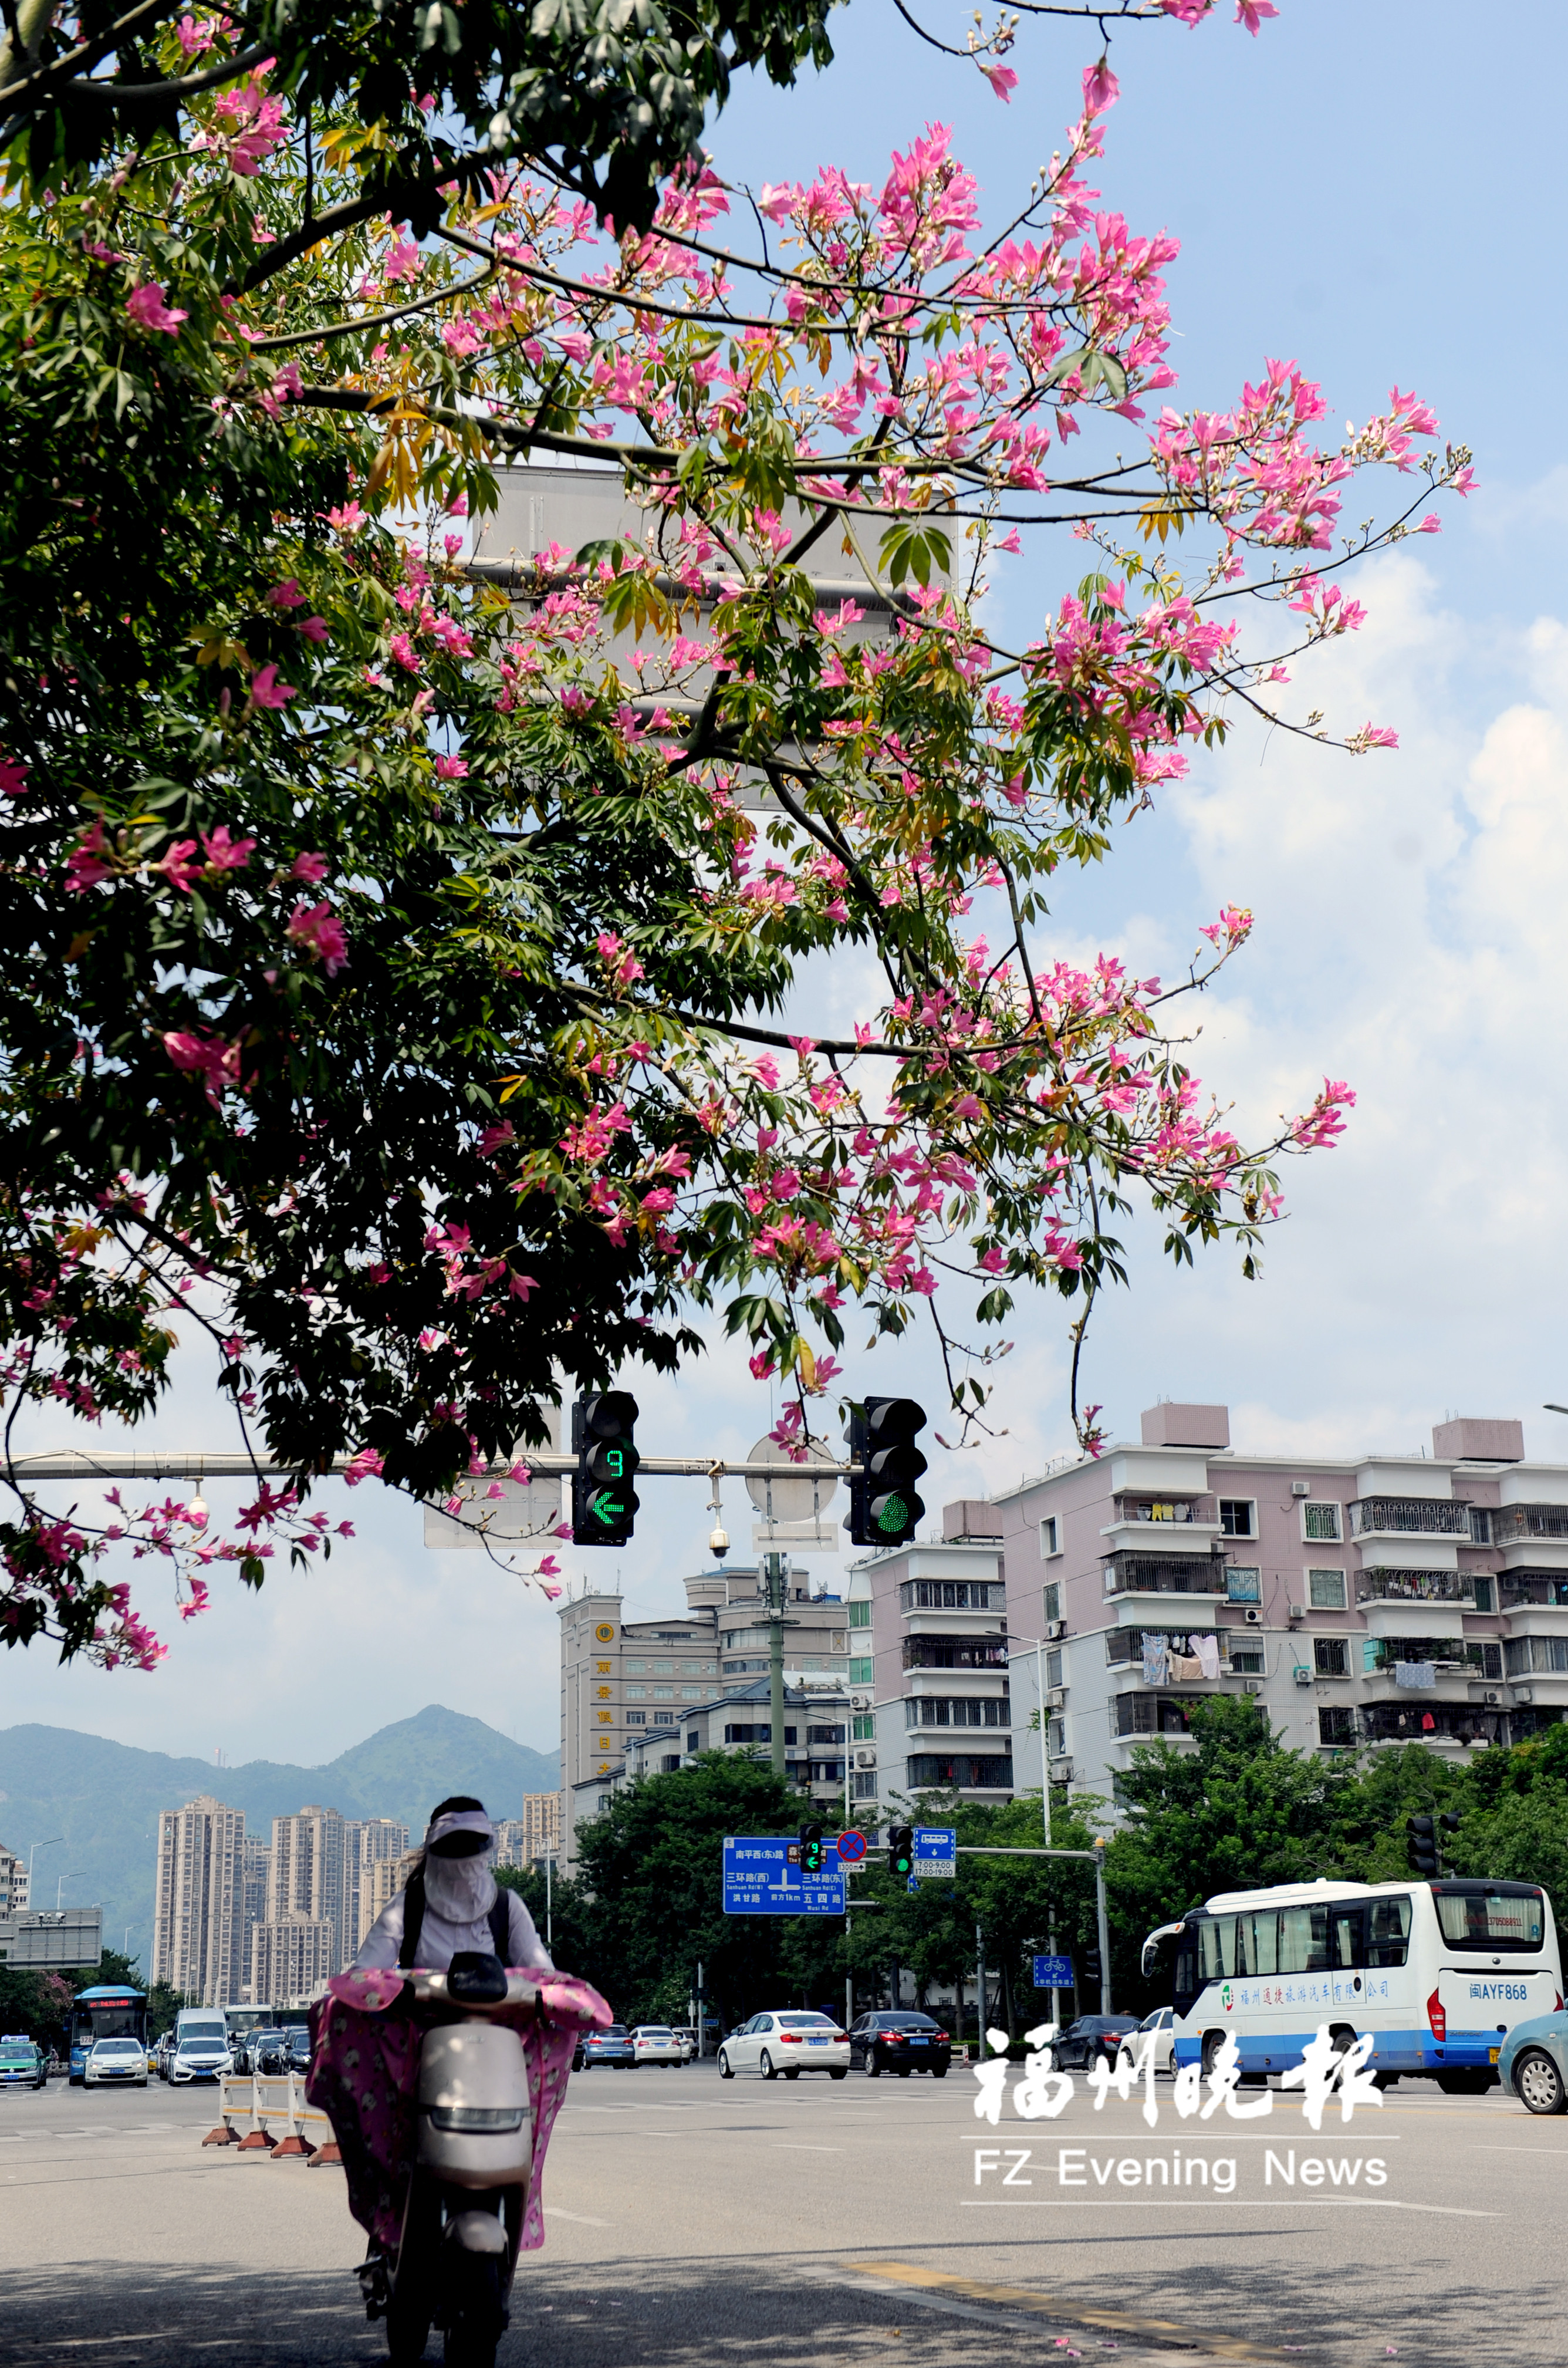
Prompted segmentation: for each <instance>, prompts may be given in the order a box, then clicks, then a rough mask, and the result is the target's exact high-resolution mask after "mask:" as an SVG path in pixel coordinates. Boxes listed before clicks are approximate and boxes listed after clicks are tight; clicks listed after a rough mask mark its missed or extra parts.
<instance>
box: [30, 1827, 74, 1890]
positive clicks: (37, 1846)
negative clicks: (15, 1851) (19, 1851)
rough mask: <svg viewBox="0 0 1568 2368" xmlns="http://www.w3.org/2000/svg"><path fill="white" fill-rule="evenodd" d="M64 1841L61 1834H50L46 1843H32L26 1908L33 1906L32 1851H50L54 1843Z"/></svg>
mask: <svg viewBox="0 0 1568 2368" xmlns="http://www.w3.org/2000/svg"><path fill="white" fill-rule="evenodd" d="M64 1839H65V1837H64V1835H63V1834H51V1836H50V1838H49V1839H48V1840H47V1841H46V1842H34V1844H33V1846H32V1850H28V1907H31V1906H32V1904H33V1850H52V1849H53V1848H54V1845H55V1843H56V1842H62V1841H63V1840H64Z"/></svg>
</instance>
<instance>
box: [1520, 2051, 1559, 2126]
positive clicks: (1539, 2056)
mask: <svg viewBox="0 0 1568 2368" xmlns="http://www.w3.org/2000/svg"><path fill="white" fill-rule="evenodd" d="M1514 2089H1515V2092H1516V2094H1517V2097H1518V2100H1519V2102H1520V2103H1521V2104H1522V2105H1523V2106H1524V2107H1525V2109H1526V2111H1527V2112H1532V2113H1561V2112H1563V2111H1564V2110H1565V2109H1568V2089H1565V2088H1564V2087H1563V2085H1562V2073H1561V2072H1560V2071H1559V2070H1558V2068H1557V2066H1556V2065H1555V2064H1554V2063H1553V2062H1552V2060H1551V2056H1550V2055H1547V2054H1546V2052H1545V2050H1544V2049H1542V2048H1540V2047H1527V2048H1526V2050H1525V2052H1524V2054H1523V2055H1521V2056H1520V2058H1519V2060H1518V2062H1517V2064H1516V2065H1515V2066H1514Z"/></svg>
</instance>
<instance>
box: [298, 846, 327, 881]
mask: <svg viewBox="0 0 1568 2368" xmlns="http://www.w3.org/2000/svg"><path fill="white" fill-rule="evenodd" d="M330 869H331V866H330V865H329V864H328V862H327V860H326V858H325V856H324V855H312V853H311V852H310V851H309V849H308V848H307V849H306V850H305V851H304V852H303V853H302V854H300V855H296V857H295V858H294V860H293V862H292V863H291V864H290V867H289V877H290V880H304V881H308V882H310V884H311V885H312V887H313V886H314V885H315V883H316V882H317V881H318V880H324V879H325V878H326V875H327V872H328V871H329V870H330Z"/></svg>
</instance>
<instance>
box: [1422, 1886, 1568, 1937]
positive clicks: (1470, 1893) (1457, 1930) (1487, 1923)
mask: <svg viewBox="0 0 1568 2368" xmlns="http://www.w3.org/2000/svg"><path fill="white" fill-rule="evenodd" d="M1432 1896H1433V1898H1434V1899H1435V1901H1436V1902H1437V1923H1438V1927H1439V1929H1440V1930H1441V1932H1442V1935H1443V1938H1444V1940H1445V1941H1447V1942H1448V1944H1449V1948H1450V1949H1488V1950H1491V1951H1492V1952H1494V1954H1500V1953H1502V1952H1504V1951H1505V1950H1510V1949H1513V1950H1523V1951H1528V1952H1539V1951H1540V1948H1541V1947H1542V1945H1543V1943H1544V1941H1545V1939H1546V1903H1545V1900H1544V1899H1543V1897H1542V1896H1541V1894H1540V1892H1539V1891H1537V1890H1535V1889H1533V1888H1532V1887H1531V1886H1530V1885H1529V1884H1523V1883H1521V1884H1506V1885H1505V1884H1496V1885H1488V1884H1480V1883H1478V1884H1446V1885H1443V1886H1439V1885H1437V1884H1433V1886H1432Z"/></svg>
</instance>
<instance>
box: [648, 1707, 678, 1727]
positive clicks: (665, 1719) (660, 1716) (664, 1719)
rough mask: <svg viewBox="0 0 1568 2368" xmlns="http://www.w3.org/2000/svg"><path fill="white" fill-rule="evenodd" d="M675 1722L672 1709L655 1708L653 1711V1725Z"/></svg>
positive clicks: (667, 1724) (671, 1724) (665, 1724)
mask: <svg viewBox="0 0 1568 2368" xmlns="http://www.w3.org/2000/svg"><path fill="white" fill-rule="evenodd" d="M675 1723H676V1714H675V1713H674V1711H673V1710H656V1711H655V1712H654V1713H653V1725H655V1726H674V1725H675Z"/></svg>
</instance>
